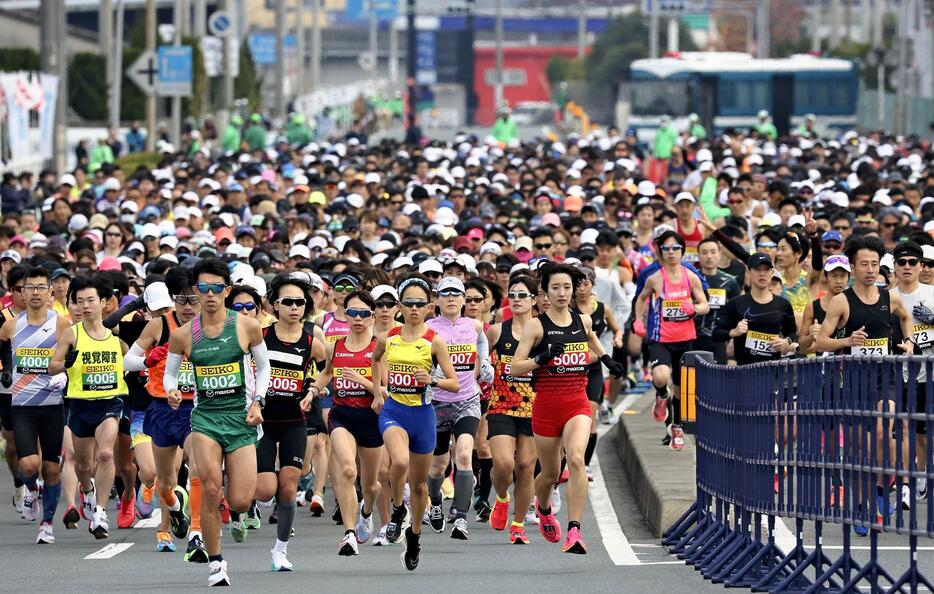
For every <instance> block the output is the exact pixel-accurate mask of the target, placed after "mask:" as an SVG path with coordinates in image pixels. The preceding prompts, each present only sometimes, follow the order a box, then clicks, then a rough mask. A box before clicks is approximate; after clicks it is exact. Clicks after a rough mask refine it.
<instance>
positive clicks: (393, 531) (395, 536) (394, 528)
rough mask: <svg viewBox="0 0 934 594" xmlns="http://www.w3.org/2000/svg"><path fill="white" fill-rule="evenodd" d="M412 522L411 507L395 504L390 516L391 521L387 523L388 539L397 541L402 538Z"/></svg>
mask: <svg viewBox="0 0 934 594" xmlns="http://www.w3.org/2000/svg"><path fill="white" fill-rule="evenodd" d="M410 524H411V517H410V514H409V508H407V507H405V506H404V505H403V506H402V507H401V508H396V507H395V506H393V509H392V514H391V515H390V517H389V523H388V524H386V539H387V540H388V541H389V542H396V541H397V540H399V539H400V538H402V534H403V533H404V532H405V529H406V528H408V527H409V525H410Z"/></svg>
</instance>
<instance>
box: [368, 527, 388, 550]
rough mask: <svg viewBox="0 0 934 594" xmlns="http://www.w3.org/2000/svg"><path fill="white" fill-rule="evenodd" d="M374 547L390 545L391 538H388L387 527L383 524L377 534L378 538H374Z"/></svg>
mask: <svg viewBox="0 0 934 594" xmlns="http://www.w3.org/2000/svg"><path fill="white" fill-rule="evenodd" d="M372 544H373V546H374V547H388V546H389V545H390V544H392V543H390V542H389V539H388V538H386V527H385V526H383V527H382V528H380V529H379V533H378V534H377V535H376V538H374V539H373V543H372Z"/></svg>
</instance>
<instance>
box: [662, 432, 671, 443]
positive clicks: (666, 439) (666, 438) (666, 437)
mask: <svg viewBox="0 0 934 594" xmlns="http://www.w3.org/2000/svg"><path fill="white" fill-rule="evenodd" d="M662 445H666V446H670V445H671V436H670V435H668V434H666V435H665V437H663V438H662Z"/></svg>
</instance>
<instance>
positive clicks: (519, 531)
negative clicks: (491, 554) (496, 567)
mask: <svg viewBox="0 0 934 594" xmlns="http://www.w3.org/2000/svg"><path fill="white" fill-rule="evenodd" d="M509 542H510V543H511V544H517V545H527V544H529V537H528V536H526V534H525V526H516V525H515V524H513V525H512V526H510V527H509Z"/></svg>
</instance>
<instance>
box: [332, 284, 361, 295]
mask: <svg viewBox="0 0 934 594" xmlns="http://www.w3.org/2000/svg"><path fill="white" fill-rule="evenodd" d="M356 288H357V287H355V286H353V285H335V286H334V290H335V291H337V292H338V293H353V291H354V289H356Z"/></svg>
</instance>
